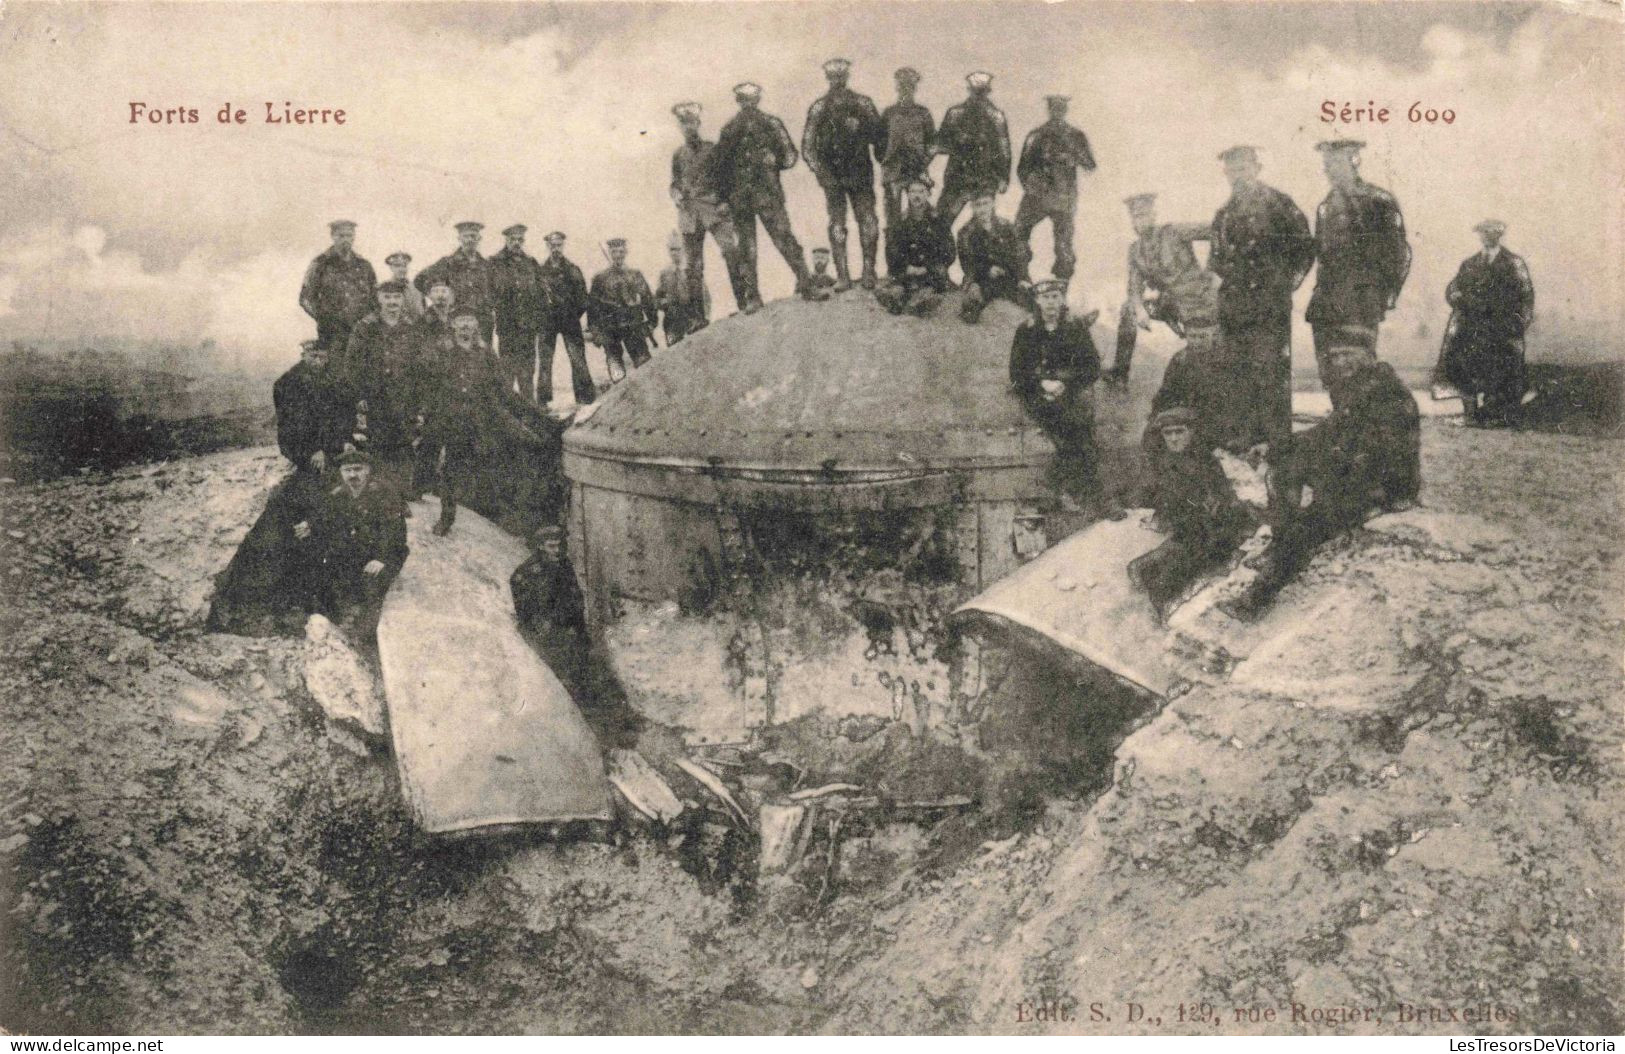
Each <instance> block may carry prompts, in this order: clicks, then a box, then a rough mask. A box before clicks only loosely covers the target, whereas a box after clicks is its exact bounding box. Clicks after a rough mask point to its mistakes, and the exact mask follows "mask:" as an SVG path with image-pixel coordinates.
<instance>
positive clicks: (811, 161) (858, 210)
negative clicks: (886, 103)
mask: <svg viewBox="0 0 1625 1054" xmlns="http://www.w3.org/2000/svg"><path fill="white" fill-rule="evenodd" d="M851 72H852V63H850V62H848V61H847V60H846V59H830V60H829V61H828V62H826V63H824V77H825V79H826V80H828V82H829V91H828V92H826V93H825V94H824V95H822V96H821V97H819V98H818V99H817V100H816V101H814V102H813V104H812V106H811V108H809V109H808V110H807V123H806V125H805V126H804V127H803V129H802V132H801V156H802V157H804V158H806V159H807V167H808V168H810V169H812V173H813V175H814V176H815V177H817V179H818V185H819V186H820V187H821V188H823V191H824V204H825V207H826V208H827V209H828V210H829V247H830V252H831V253H832V254H833V255H834V257H835V292H837V293H843V292H845V291H846V290H848V289H851V288H852V273H851V270H850V267H851V264H850V261H849V260H848V258H847V252H846V205H847V202H848V201H850V202H851V203H852V213H853V215H854V216H855V217H856V219H857V221H858V241H859V243H860V245H861V246H862V249H863V288H865V289H873V288H874V287H875V281H876V278H875V254H876V253H877V252H878V251H879V248H880V221H879V220H878V219H877V218H876V216H875V170H874V165H873V164H872V162H871V161H870V158H869V154H870V151H871V150H872V151H874V152H875V153H876V154H880V153H883V152H884V151H885V149H886V128H885V125H883V124H882V123H881V121H880V113H879V111H877V110H876V109H875V103H874V100H873V99H871V98H869V97H868V96H867V95H859V94H858V93H857V92H855V91H853V90H852V89H851V88H849V87H847V78H848V77H849V76H850V75H851Z"/></svg>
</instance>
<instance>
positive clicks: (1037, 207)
mask: <svg viewBox="0 0 1625 1054" xmlns="http://www.w3.org/2000/svg"><path fill="white" fill-rule="evenodd" d="M1071 99H1072V97H1071V96H1069V95H1046V96H1044V103H1045V105H1046V106H1048V107H1049V120H1048V121H1045V122H1044V123H1043V124H1041V125H1039V126H1038V127H1037V128H1034V129H1033V130H1032V131H1031V132H1028V133H1027V139H1026V141H1025V142H1023V143H1022V144H1021V158H1020V160H1018V161H1017V162H1016V178H1017V179H1019V180H1020V181H1021V187H1022V195H1021V205H1020V206H1019V207H1018V208H1017V209H1016V233H1017V234H1018V235H1020V236H1021V240H1022V242H1024V243H1025V242H1028V241H1029V239H1031V238H1032V235H1033V228H1034V227H1036V226H1038V225H1039V223H1041V222H1043V221H1044V220H1049V222H1050V234H1051V235H1052V236H1053V237H1054V239H1055V266H1054V267H1053V268H1052V269H1051V270H1052V272H1053V273H1054V275H1055V277H1056V278H1071V277H1072V272H1073V270H1074V269H1075V268H1076V267H1077V260H1078V257H1077V252H1076V250H1075V248H1074V246H1073V230H1072V224H1073V217H1074V216H1075V215H1076V214H1077V211H1078V169H1080V168H1081V169H1083V170H1084V171H1085V172H1093V171H1094V170H1095V155H1094V151H1092V150H1090V149H1089V137H1088V136H1086V135H1084V134H1083V131H1082V129H1079V128H1074V127H1073V126H1072V125H1070V124H1068V123H1067V120H1066V110H1067V106H1068V104H1069V103H1070V102H1071Z"/></svg>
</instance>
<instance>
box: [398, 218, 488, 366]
mask: <svg viewBox="0 0 1625 1054" xmlns="http://www.w3.org/2000/svg"><path fill="white" fill-rule="evenodd" d="M483 230H485V224H483V223H476V222H475V221H473V220H464V221H463V222H462V223H459V224H458V225H457V251H456V252H454V253H451V254H450V255H447V256H442V257H441V258H440V259H438V260H436V261H435V262H434V263H432V264H430V265H429V266H428V267H425V268H424V269H423V270H422V271H419V272H418V276H417V278H415V279H414V280H413V284H414V285H416V286H417V287H418V290H419V291H420V292H424V293H427V292H428V291H429V284H430V283H431V282H433V281H434V280H435V279H436V278H441V277H443V278H445V279H447V280H448V281H450V282H451V291H452V292H453V293H455V294H456V296H457V300H456V304H457V306H458V308H460V309H461V308H466V309H468V310H470V311H472V312H474V315H475V317H477V318H478V319H479V320H480V339H481V340H483V341H485V343H486V344H490V343H491V334H492V332H493V330H494V328H495V323H496V315H495V312H494V311H493V308H494V305H495V302H496V298H495V297H494V296H493V295H492V288H491V282H492V277H493V274H492V271H493V268H492V266H491V261H489V260H487V259H486V258H485V257H483V256H481V255H480V232H481V231H483Z"/></svg>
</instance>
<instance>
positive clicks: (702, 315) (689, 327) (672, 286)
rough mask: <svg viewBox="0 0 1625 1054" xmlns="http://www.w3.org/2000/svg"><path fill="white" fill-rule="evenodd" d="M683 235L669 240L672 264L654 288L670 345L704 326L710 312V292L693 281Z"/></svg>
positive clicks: (663, 329) (657, 305) (668, 248)
mask: <svg viewBox="0 0 1625 1054" xmlns="http://www.w3.org/2000/svg"><path fill="white" fill-rule="evenodd" d="M683 245H684V238H683V236H682V235H680V234H677V233H675V232H674V233H673V234H672V236H671V237H670V238H669V239H667V241H666V252H667V254H668V255H670V257H671V266H670V267H668V268H666V269H665V270H663V271H661V272H660V284H659V285H657V286H656V287H655V309H656V310H657V311H659V312H660V328H661V331H662V332H664V333H665V334H666V347H668V348H669V347H671V346H672V345H673V344H676V343H677V342H678V341H680V340H682V339H683V338H684V337H686V336H688V335H689V334H690V333H694V332H697V331H698V330H701V329H704V328H705V325H706V321H705V320H706V319H707V318H708V317H709V316H710V314H711V293H710V291H709V290H707V289H706V288H705V286H703V285H701V286H699V287H698V288H697V289H696V287H695V285H694V282H693V277H694V276H693V270H694V269H693V266H692V265H691V264H690V263H689V262H688V258H687V254H686V253H685V252H684V250H683Z"/></svg>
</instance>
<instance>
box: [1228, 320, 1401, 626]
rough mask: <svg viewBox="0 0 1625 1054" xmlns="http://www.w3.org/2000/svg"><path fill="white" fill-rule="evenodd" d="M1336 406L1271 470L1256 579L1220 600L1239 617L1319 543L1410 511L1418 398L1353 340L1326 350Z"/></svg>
mask: <svg viewBox="0 0 1625 1054" xmlns="http://www.w3.org/2000/svg"><path fill="white" fill-rule="evenodd" d="M1326 362H1327V365H1328V367H1329V368H1330V377H1331V383H1332V385H1333V388H1334V391H1335V393H1336V396H1337V399H1336V407H1335V409H1333V410H1332V413H1331V415H1330V416H1329V417H1327V418H1326V419H1325V420H1324V421H1322V422H1320V423H1319V424H1317V425H1315V426H1314V427H1313V428H1311V429H1309V430H1308V431H1307V432H1302V433H1299V434H1297V435H1294V436H1293V437H1292V439H1291V440H1290V442H1289V443H1288V444H1287V449H1286V451H1285V455H1284V456H1282V457H1278V458H1277V460H1276V462H1275V464H1274V465H1273V466H1272V469H1273V471H1272V473H1271V478H1270V521H1271V522H1270V526H1271V531H1272V534H1273V539H1272V541H1271V543H1270V546H1269V548H1268V549H1266V550H1265V551H1264V552H1263V553H1261V554H1260V555H1259V556H1257V557H1255V558H1253V560H1251V561H1249V563H1250V564H1251V565H1252V566H1253V567H1255V568H1256V569H1257V570H1258V577H1257V578H1256V579H1254V580H1253V582H1252V583H1250V584H1249V586H1248V588H1247V590H1246V591H1245V592H1244V593H1242V594H1241V595H1240V596H1238V597H1236V598H1235V599H1234V600H1232V601H1229V602H1226V603H1225V604H1223V605H1221V606H1222V607H1223V609H1224V610H1225V611H1227V612H1229V613H1230V614H1232V615H1234V616H1236V617H1238V618H1250V617H1252V616H1253V615H1256V614H1257V613H1258V612H1259V611H1261V610H1262V609H1263V608H1264V606H1265V605H1267V604H1268V603H1269V602H1270V601H1271V600H1273V599H1274V598H1275V595H1276V594H1277V593H1279V592H1280V591H1281V589H1282V588H1283V587H1284V586H1285V585H1286V584H1287V583H1288V582H1289V581H1291V580H1292V578H1293V576H1294V575H1296V574H1297V573H1298V571H1300V570H1301V569H1302V568H1303V566H1304V565H1305V564H1307V563H1308V562H1309V560H1310V559H1311V558H1312V557H1313V556H1314V554H1315V550H1316V549H1317V548H1318V547H1319V546H1320V545H1321V544H1322V543H1324V542H1327V541H1329V540H1331V539H1332V538H1335V537H1337V536H1338V535H1340V534H1343V533H1345V532H1346V531H1350V530H1353V529H1354V528H1356V527H1358V526H1360V525H1361V524H1362V523H1364V522H1365V521H1366V520H1367V519H1369V518H1371V517H1372V516H1373V515H1376V514H1378V513H1381V512H1394V511H1400V510H1403V509H1407V508H1410V507H1411V506H1412V505H1414V504H1415V502H1416V497H1417V495H1418V494H1419V493H1420V491H1421V487H1422V468H1421V456H1420V445H1421V427H1420V422H1419V415H1418V413H1417V409H1416V400H1415V398H1414V397H1413V396H1412V395H1411V393H1410V390H1409V389H1408V388H1406V387H1405V385H1404V383H1403V382H1401V381H1400V379H1399V377H1398V375H1397V374H1395V373H1394V368H1393V367H1392V366H1390V365H1388V364H1387V363H1385V362H1378V361H1377V360H1376V357H1375V356H1374V355H1373V354H1372V352H1371V349H1370V348H1368V347H1366V346H1365V345H1364V344H1363V343H1362V342H1358V341H1355V340H1350V341H1345V342H1343V343H1339V344H1334V345H1332V346H1331V347H1330V348H1329V349H1328V351H1327V355H1326Z"/></svg>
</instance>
